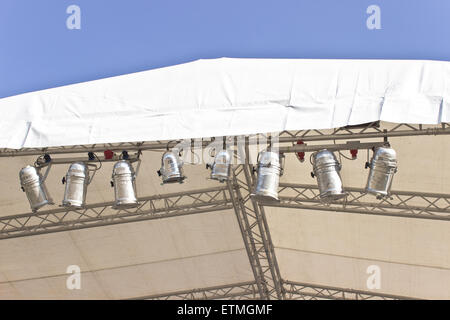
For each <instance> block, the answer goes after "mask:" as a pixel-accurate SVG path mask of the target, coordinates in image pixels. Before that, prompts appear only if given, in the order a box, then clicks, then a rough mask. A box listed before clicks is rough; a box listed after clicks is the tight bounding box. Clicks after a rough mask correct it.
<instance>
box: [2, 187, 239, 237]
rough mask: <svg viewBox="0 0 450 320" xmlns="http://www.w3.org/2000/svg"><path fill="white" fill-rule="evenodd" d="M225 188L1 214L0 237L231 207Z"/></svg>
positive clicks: (90, 226) (205, 211)
mask: <svg viewBox="0 0 450 320" xmlns="http://www.w3.org/2000/svg"><path fill="white" fill-rule="evenodd" d="M226 191H227V188H226V187H216V188H210V189H200V190H194V191H189V192H178V193H171V194H166V195H155V196H150V197H142V198H139V201H140V202H141V203H140V205H139V207H137V208H132V209H122V210H114V209H112V207H111V206H112V205H113V203H112V202H104V203H98V204H91V205H89V206H87V207H86V208H85V209H82V210H68V209H66V208H58V209H53V210H47V211H38V212H37V213H27V214H20V215H11V216H6V217H1V218H0V239H8V238H16V237H24V236H32V235H38V234H44V233H53V232H61V231H68V230H76V229H84V228H92V227H99V226H105V225H113V224H120V223H128V222H137V221H145V220H151V219H161V218H167V217H173V216H180V215H188V214H194V213H207V212H212V211H219V210H227V209H232V208H233V206H232V205H231V203H230V200H229V198H228V197H227V195H226ZM158 200H161V201H160V202H161V203H159V202H158V203H156V202H155V201H158ZM144 207H148V208H144Z"/></svg>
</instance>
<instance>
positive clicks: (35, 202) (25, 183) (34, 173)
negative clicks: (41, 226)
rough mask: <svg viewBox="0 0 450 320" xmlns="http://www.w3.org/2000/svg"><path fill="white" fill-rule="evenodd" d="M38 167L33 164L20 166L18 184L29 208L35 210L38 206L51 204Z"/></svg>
mask: <svg viewBox="0 0 450 320" xmlns="http://www.w3.org/2000/svg"><path fill="white" fill-rule="evenodd" d="M45 178H46V175H45V176H44V178H43V177H42V175H41V173H40V171H39V169H37V168H36V167H33V166H26V167H25V168H22V169H21V170H20V173H19V179H20V184H21V187H22V190H23V191H24V192H25V194H26V196H27V198H28V201H29V203H30V207H31V210H32V211H33V212H35V211H36V210H38V209H39V208H41V207H43V206H45V205H47V204H53V201H52V199H51V197H50V195H49V193H48V190H47V187H46V185H45Z"/></svg>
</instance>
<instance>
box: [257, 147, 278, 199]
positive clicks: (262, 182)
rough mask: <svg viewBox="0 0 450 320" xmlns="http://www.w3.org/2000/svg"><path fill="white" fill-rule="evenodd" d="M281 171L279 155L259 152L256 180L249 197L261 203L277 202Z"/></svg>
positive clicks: (270, 152)
mask: <svg viewBox="0 0 450 320" xmlns="http://www.w3.org/2000/svg"><path fill="white" fill-rule="evenodd" d="M282 171H283V170H282V165H281V161H280V154H279V153H276V152H272V151H261V152H260V153H259V154H258V168H257V174H258V178H257V182H256V187H255V190H254V192H253V193H252V194H251V196H252V197H254V198H255V199H256V200H257V201H261V202H270V201H279V199H278V186H279V183H280V176H281V175H282Z"/></svg>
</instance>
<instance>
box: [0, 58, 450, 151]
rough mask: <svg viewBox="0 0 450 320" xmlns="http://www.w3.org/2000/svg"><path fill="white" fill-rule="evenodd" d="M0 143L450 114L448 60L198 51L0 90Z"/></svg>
mask: <svg viewBox="0 0 450 320" xmlns="http://www.w3.org/2000/svg"><path fill="white" fill-rule="evenodd" d="M0 108H1V110H2V111H3V114H2V117H1V120H0V147H2V148H13V149H19V148H23V147H52V146H67V145H80V144H96V143H116V142H134V141H155V140H172V139H187V138H200V137H213V136H226V135H241V134H254V133H263V132H279V131H283V130H303V129H330V128H335V127H341V126H346V125H356V124H361V123H366V122H371V121H377V120H383V121H388V122H396V123H422V124H438V123H440V122H449V121H450V62H446V61H418V60H416V61H412V60H303V59H234V58H221V59H212V60H198V61H194V62H190V63H186V64H182V65H176V66H171V67H166V68H161V69H155V70H149V71H144V72H139V73H133V74H128V75H123V76H118V77H112V78H106V79H101V80H96V81H89V82H84V83H79V84H74V85H68V86H64V87H58V88H53V89H47V90H42V91H37V92H31V93H26V94H22V95H18V96H13V97H8V98H4V99H0Z"/></svg>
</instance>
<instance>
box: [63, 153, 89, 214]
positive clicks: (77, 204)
mask: <svg viewBox="0 0 450 320" xmlns="http://www.w3.org/2000/svg"><path fill="white" fill-rule="evenodd" d="M62 182H63V184H64V183H65V184H66V189H65V191H64V199H63V201H62V205H63V207H67V208H70V207H72V208H82V207H84V205H85V203H86V192H87V186H88V185H89V183H90V179H89V169H88V166H87V165H86V164H85V163H84V162H74V163H72V164H71V165H70V166H69V170H67V174H66V176H65V177H64V178H63V180H62Z"/></svg>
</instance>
